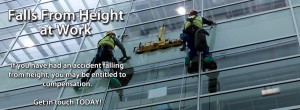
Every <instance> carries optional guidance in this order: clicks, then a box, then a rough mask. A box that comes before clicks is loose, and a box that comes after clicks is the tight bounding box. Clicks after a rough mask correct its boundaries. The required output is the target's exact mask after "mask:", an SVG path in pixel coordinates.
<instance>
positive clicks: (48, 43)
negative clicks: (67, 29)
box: [11, 37, 77, 51]
mask: <svg viewBox="0 0 300 110" xmlns="http://www.w3.org/2000/svg"><path fill="white" fill-rule="evenodd" d="M76 38H77V37H74V38H70V39H61V40H58V41H51V42H46V43H42V44H36V45H33V46H32V47H38V46H42V45H45V44H51V43H56V42H61V41H67V40H72V39H76ZM32 47H21V48H16V49H12V50H11V51H16V50H21V49H27V48H32Z"/></svg>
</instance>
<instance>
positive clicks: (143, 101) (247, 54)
mask: <svg viewBox="0 0 300 110" xmlns="http://www.w3.org/2000/svg"><path fill="white" fill-rule="evenodd" d="M225 1H226V2H222V0H219V1H214V0H212V1H203V5H202V0H191V1H182V0H176V1H174V0H164V1H146V0H145V1H144V0H135V1H114V2H113V3H111V2H106V1H100V2H99V4H98V5H97V3H98V0H91V1H89V2H82V1H81V0H78V1H77V3H74V4H73V2H72V3H71V1H70V0H66V1H62V0H59V1H51V0H50V1H48V2H47V1H43V0H42V1H38V0H32V1H31V2H28V3H18V4H19V5H20V6H15V7H13V6H14V5H13V4H16V3H17V1H15V0H13V1H11V2H8V3H6V2H5V3H1V2H0V7H1V5H2V6H3V7H4V6H5V7H7V8H19V7H30V8H31V10H34V11H37V12H38V11H39V10H40V9H42V8H49V9H50V10H52V11H61V10H64V11H66V10H68V11H74V10H78V9H80V8H84V9H90V10H93V9H94V8H95V7H97V6H98V7H97V9H101V10H108V9H110V8H114V9H115V10H123V11H124V12H125V13H126V15H125V19H126V20H125V22H112V23H111V24H109V25H103V24H101V23H98V22H91V23H90V25H91V26H92V28H93V34H94V35H92V36H87V37H79V38H76V37H71V36H64V37H59V36H57V35H55V36H54V37H53V38H45V37H41V36H40V35H39V33H38V28H37V27H38V26H46V25H49V24H50V23H51V22H49V21H46V22H35V23H20V22H6V21H5V20H6V17H5V15H7V12H5V11H2V10H6V9H5V7H4V8H3V9H1V11H0V14H1V19H0V23H1V24H3V25H0V36H1V38H0V46H1V48H0V61H2V60H3V61H2V62H1V65H2V66H1V67H0V69H1V73H4V74H0V79H1V80H0V83H1V85H0V97H1V96H2V97H3V98H0V108H12V109H40V108H39V107H36V106H32V105H31V102H32V100H33V99H36V98H38V99H43V98H45V99H46V98H54V99H69V98H71V99H75V98H78V97H80V98H95V97H97V98H101V99H103V100H105V104H104V105H102V106H72V107H69V106H48V107H47V108H48V109H52V108H53V107H54V108H55V109H63V110H64V109H99V108H101V109H102V108H103V109H108V110H110V109H124V108H125V109H137V108H139V109H146V110H148V109H166V108H169V109H170V108H173V109H191V110H193V109H197V107H199V108H200V109H203V110H208V109H213V110H214V109H216V110H217V109H218V108H219V109H223V110H239V109H242V108H243V109H250V110H254V109H255V110H256V109H258V110H265V109H274V108H282V107H289V106H295V105H299V103H300V102H299V96H300V95H299V88H297V85H299V80H300V79H299V77H300V76H299V66H298V65H299V61H300V60H299V52H300V51H299V38H300V37H299V34H300V33H299V31H300V28H299V27H300V7H299V6H300V2H299V0H272V1H261V0H225ZM18 2H21V1H20V0H18ZM213 2H215V3H213ZM36 4H37V5H36ZM290 4H291V5H290ZM179 6H184V7H185V8H186V9H187V10H190V9H192V8H195V9H197V10H198V11H199V15H202V16H204V17H206V18H208V19H210V20H214V21H216V22H217V23H218V24H217V25H216V26H214V27H213V28H212V29H210V27H204V28H205V29H207V31H208V32H210V34H211V35H210V36H208V43H209V46H210V51H211V52H212V54H213V56H214V58H215V59H216V61H217V63H218V70H217V72H202V71H201V72H200V73H198V74H193V75H187V73H186V72H185V67H184V64H183V62H184V57H185V55H186V53H185V52H180V51H179V48H178V47H175V48H169V49H165V50H158V51H154V52H147V53H144V54H139V55H137V54H135V53H134V52H133V51H132V50H133V48H134V47H136V46H138V44H139V43H140V42H149V41H154V40H157V38H156V36H157V32H158V28H159V26H161V25H162V24H164V25H166V28H167V32H166V34H165V35H164V37H166V38H171V39H175V38H179V34H180V33H181V30H182V25H183V22H184V20H185V17H186V16H184V15H179V14H178V13H177V12H176V8H177V7H179ZM202 6H204V7H202ZM61 23H66V24H68V23H69V24H74V25H82V24H88V23H89V22H88V21H76V22H61ZM52 25H53V24H52ZM23 27H24V28H23ZM111 29H114V31H115V32H116V33H117V34H118V35H122V34H128V35H129V37H128V38H124V40H123V43H124V46H125V48H126V51H127V54H128V55H129V56H131V57H132V59H131V60H129V61H128V63H126V64H125V66H126V67H128V68H129V67H133V68H134V73H132V74H133V76H132V79H131V81H130V82H129V84H128V85H129V86H125V87H123V88H122V90H123V94H124V100H123V101H119V98H118V93H117V92H116V91H117V90H116V89H110V88H108V85H109V79H106V78H93V79H92V80H91V83H92V84H93V85H94V86H93V87H87V88H85V89H84V90H82V91H79V92H74V90H73V88H70V87H64V88H46V87H42V86H41V85H40V84H41V83H42V82H46V81H69V82H70V81H78V79H55V80H50V79H41V80H38V79H28V78H27V79H12V78H7V73H8V72H9V71H14V72H17V71H18V70H13V69H11V68H10V67H9V66H8V65H7V64H9V63H10V62H19V63H27V62H30V63H49V62H51V63H60V62H63V63H89V62H90V61H91V60H92V58H93V57H94V55H95V54H96V50H95V47H96V45H97V42H98V40H99V39H101V38H103V37H104V35H105V31H107V30H111ZM28 39H30V41H26V40H28ZM28 42H33V43H34V44H35V45H34V46H32V47H31V46H26V43H28ZM114 52H115V56H116V58H120V57H121V56H122V55H121V52H120V50H119V49H115V51H114ZM20 71H22V72H24V70H20ZM26 71H29V72H31V71H36V70H31V69H29V70H26ZM41 71H43V72H61V73H66V72H81V71H86V69H64V70H58V69H44V70H41ZM97 71H98V72H100V70H97ZM217 74H218V80H219V83H220V84H219V88H220V90H219V92H216V93H208V76H213V75H217ZM199 81H200V82H199ZM164 87H166V90H163V89H164ZM272 87H279V88H280V90H281V93H280V94H279V95H271V96H266V97H265V96H262V95H261V90H263V89H266V88H272ZM155 89H159V90H160V91H161V93H157V94H163V93H164V92H166V94H167V95H165V96H161V97H157V98H149V97H148V96H149V95H150V94H149V91H151V90H155ZM44 109H46V108H44Z"/></svg>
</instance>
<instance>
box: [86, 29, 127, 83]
mask: <svg viewBox="0 0 300 110" xmlns="http://www.w3.org/2000/svg"><path fill="white" fill-rule="evenodd" d="M115 36H116V34H115V33H114V32H113V31H107V32H106V36H105V37H104V38H103V39H101V40H99V42H98V50H97V54H96V56H95V57H94V59H93V60H92V62H91V63H92V64H99V63H102V62H103V61H109V62H113V63H115V64H117V63H118V61H117V59H116V58H115V57H114V55H113V50H114V48H115V45H117V46H118V47H119V48H120V50H121V51H122V54H123V57H122V58H121V59H120V61H124V60H128V59H130V57H128V56H127V55H126V50H125V48H124V46H123V45H122V43H121V42H120V41H119V40H118V39H117V38H116V37H115ZM97 69H98V68H89V70H88V71H87V72H86V73H89V74H90V75H89V77H83V78H81V82H88V81H89V80H90V78H91V76H92V75H91V74H93V73H94V72H95V71H96V70H97ZM114 71H119V68H115V69H114ZM113 80H115V79H113Z"/></svg>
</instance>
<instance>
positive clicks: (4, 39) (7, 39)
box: [0, 37, 16, 41]
mask: <svg viewBox="0 0 300 110" xmlns="http://www.w3.org/2000/svg"><path fill="white" fill-rule="evenodd" d="M14 38H16V37H9V38H3V39H0V41H4V40H9V39H14Z"/></svg>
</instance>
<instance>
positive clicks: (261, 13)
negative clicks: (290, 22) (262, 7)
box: [218, 7, 289, 24]
mask: <svg viewBox="0 0 300 110" xmlns="http://www.w3.org/2000/svg"><path fill="white" fill-rule="evenodd" d="M288 9H289V7H282V8H277V9H272V10H268V11H263V12H258V13H254V14H248V15H244V16H241V17H235V18H231V19H225V20H221V21H219V22H218V24H222V23H227V22H232V21H237V20H241V19H246V18H251V17H255V16H259V15H265V14H269V13H275V12H278V11H283V10H288Z"/></svg>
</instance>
